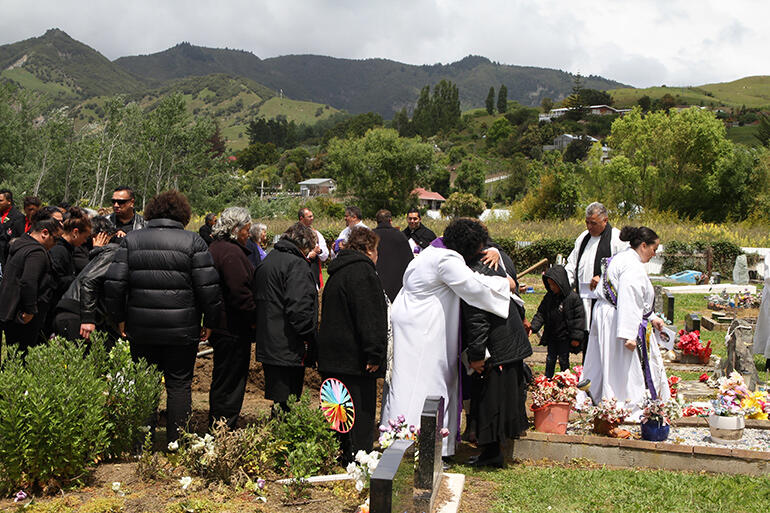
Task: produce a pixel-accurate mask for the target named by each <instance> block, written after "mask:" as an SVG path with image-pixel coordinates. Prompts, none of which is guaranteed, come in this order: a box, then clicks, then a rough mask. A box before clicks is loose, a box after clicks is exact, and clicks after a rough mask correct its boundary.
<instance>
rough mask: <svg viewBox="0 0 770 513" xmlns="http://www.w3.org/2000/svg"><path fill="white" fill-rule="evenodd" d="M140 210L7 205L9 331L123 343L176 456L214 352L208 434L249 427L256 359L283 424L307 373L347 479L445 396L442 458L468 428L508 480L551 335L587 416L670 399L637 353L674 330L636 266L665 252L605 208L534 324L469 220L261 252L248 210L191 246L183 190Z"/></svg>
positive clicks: (206, 228)
mask: <svg viewBox="0 0 770 513" xmlns="http://www.w3.org/2000/svg"><path fill="white" fill-rule="evenodd" d="M135 200H136V199H135V196H134V192H133V190H132V189H131V188H130V187H125V186H121V187H117V188H115V190H114V191H113V194H112V211H111V212H109V213H108V212H107V211H99V212H95V211H91V210H89V209H84V208H79V207H71V206H69V205H64V204H62V205H58V206H42V205H41V202H40V200H39V199H38V198H36V197H26V198H24V199H23V212H21V211H19V210H18V209H17V208H16V206H15V204H14V198H13V194H12V192H11V191H10V190H7V189H3V190H0V228H1V230H0V272H1V273H2V274H0V280H1V281H0V324H1V325H2V330H3V334H4V341H5V344H7V345H9V346H11V345H15V346H17V348H18V350H19V351H20V352H21V354H22V355H24V354H26V352H27V351H28V350H29V348H30V347H32V346H35V345H37V344H41V343H44V342H45V341H46V340H47V339H49V338H50V337H52V336H55V335H59V336H62V337H65V338H67V339H69V340H77V339H84V340H86V341H88V340H89V339H90V338H91V336H92V334H93V333H94V331H100V332H104V333H106V334H107V340H108V344H113V343H114V342H115V341H116V340H117V339H118V338H123V339H126V340H127V341H128V342H129V344H130V350H131V354H132V357H133V358H134V359H139V358H144V359H146V360H147V361H148V362H150V363H152V364H154V365H156V366H157V367H158V369H160V370H161V371H162V373H163V376H164V383H165V387H166V392H167V405H166V412H167V439H168V441H169V442H171V441H174V440H176V439H177V437H178V436H179V428H183V427H184V426H185V423H186V422H187V421H188V420H189V417H190V414H191V385H192V380H193V372H194V369H195V361H196V358H197V356H198V352H199V345H200V344H201V343H202V342H205V343H208V344H209V345H210V346H211V348H212V349H213V371H212V378H211V386H210V397H209V422H210V423H213V422H214V421H215V420H219V419H224V420H225V421H226V422H227V424H228V425H229V426H230V427H235V426H236V423H237V421H238V418H239V415H240V412H241V408H242V405H243V401H244V394H245V390H246V381H247V377H248V372H249V366H250V359H251V353H252V346H256V349H255V355H256V360H257V361H259V362H261V364H262V369H263V372H264V383H265V387H264V388H265V390H264V392H265V398H266V399H269V400H271V401H273V402H274V404H275V406H274V408H283V409H287V408H288V400H289V397H290V396H298V395H300V394H301V392H302V389H303V386H304V379H305V369H306V368H308V367H315V368H317V370H318V372H319V373H320V374H321V377H322V378H324V379H326V378H336V379H338V380H340V381H342V382H343V383H344V385H345V386H346V388H347V389H348V391H349V393H350V396H351V398H352V401H353V404H354V407H355V412H356V414H355V423H354V425H353V428H352V429H351V431H350V432H349V433H347V434H345V435H341V436H340V441H341V444H342V449H343V451H342V458H343V460H344V461H350V460H351V459H352V457H353V455H354V454H355V453H356V452H357V451H358V450H365V451H369V450H371V449H372V446H373V444H374V441H375V437H376V434H377V431H378V421H379V424H382V425H385V426H387V425H388V421H389V420H390V419H395V418H397V417H399V416H404V418H405V419H406V422H407V423H408V424H413V425H419V420H420V414H421V411H422V407H423V403H424V401H425V398H426V397H428V396H441V397H443V398H444V400H445V411H444V427H445V428H446V429H447V430H448V431H449V433H450V435H449V436H448V437H446V438H445V439H444V444H443V451H442V454H443V455H444V456H445V457H451V456H453V455H454V453H455V445H456V441H457V440H458V439H459V438H460V433H459V426H460V422H459V419H460V415H461V412H462V411H463V410H465V415H466V432H465V434H464V436H466V437H467V438H469V439H471V440H473V441H475V442H476V443H477V444H478V446H479V447H480V448H481V449H482V451H481V453H480V454H479V455H478V456H476V457H474V458H473V461H472V463H473V464H475V465H480V466H485V465H490V466H502V465H503V454H502V451H501V443H502V442H504V441H505V440H507V439H515V438H517V437H518V436H519V435H520V434H521V433H522V432H523V431H524V430H526V429H527V427H528V421H527V414H526V410H525V402H526V395H527V386H528V384H529V382H530V380H531V371H530V369H529V367H528V366H527V365H526V363H525V362H524V360H525V359H526V358H527V357H529V356H530V355H531V354H532V352H533V349H532V346H531V345H530V340H529V339H530V335H531V334H532V333H537V332H539V331H541V329H542V335H541V337H540V340H541V343H542V344H544V345H546V346H547V348H548V349H547V361H546V374H547V375H548V376H553V374H554V372H555V367H556V364H557V363H558V364H559V366H560V369H561V370H564V369H566V368H567V367H568V366H569V355H570V353H583V355H584V359H585V372H584V374H585V375H586V376H588V377H590V378H591V380H592V382H593V384H594V385H593V390H594V393H593V396H594V398H597V399H601V398H602V397H616V398H618V399H621V400H626V399H637V398H638V397H639V396H640V394H641V395H643V394H644V393H645V391H646V390H647V391H649V390H650V388H651V387H655V386H656V385H657V381H656V376H653V379H652V380H650V376H649V370H650V368H652V370H653V371H654V370H655V364H656V363H657V361H656V360H655V357H656V356H655V354H654V352H653V353H652V354H650V355H649V356H647V355H646V354H642V352H641V351H638V350H637V348H638V345H637V341H638V339H637V337H638V333H639V332H640V329H641V326H642V325H643V326H644V327H645V329H646V326H647V323H648V322H649V323H650V324H652V325H654V326H655V327H656V328H660V324H661V321H660V320H658V319H656V318H655V317H654V314H650V312H651V310H652V301H653V297H652V287H651V285H650V284H649V279H648V278H647V274H646V272H645V271H644V267H643V264H644V263H645V262H647V261H649V259H650V258H651V257H652V256H654V254H655V250H656V248H657V245H658V242H659V241H658V237H657V235H655V233H654V232H653V231H652V230H650V229H649V228H644V227H642V228H632V227H626V228H624V229H623V230H622V231H620V230H617V229H616V228H612V226H610V224H609V223H608V217H607V211H606V209H605V208H604V207H603V206H602V205H601V204H599V203H592V204H591V205H589V207H588V209H587V210H586V226H587V230H586V231H585V232H583V233H582V234H581V235H580V236H579V237H578V238H577V240H576V242H575V249H574V251H573V252H572V254H571V255H570V256H569V258H568V260H567V264H566V266H553V267H551V268H550V269H549V270H548V271H547V272H545V274H543V285H544V287H545V289H546V292H547V294H546V295H545V297H544V298H543V300H542V302H541V304H540V306H539V307H538V309H537V311H536V313H535V314H534V315H533V316H532V317H531V320H527V316H526V312H525V308H524V302H523V301H522V299H521V298H520V297H519V290H520V286H519V283H518V281H517V280H518V277H517V273H516V266H515V264H514V262H513V261H512V259H511V257H510V256H509V255H508V254H507V253H506V252H505V251H504V250H503V249H502V248H500V247H499V246H498V245H496V244H495V243H494V241H493V240H492V239H491V238H490V236H489V233H488V231H487V229H486V227H485V226H484V224H483V223H481V222H480V221H478V220H476V219H467V218H462V219H456V220H453V221H452V222H451V223H449V225H448V226H447V228H446V229H445V231H444V233H443V236H441V237H436V235H435V234H434V233H433V232H432V231H431V230H430V229H428V228H427V227H426V226H424V225H423V224H422V222H421V221H422V220H421V216H420V212H419V210H417V209H412V210H410V211H409V212H408V214H407V217H406V222H407V225H408V226H407V227H406V228H405V229H404V230H403V231H402V230H399V229H398V228H395V227H394V226H393V225H392V216H391V213H390V212H389V211H388V210H380V211H379V212H378V213H377V215H376V222H377V226H376V227H371V228H370V227H368V226H366V225H365V224H364V222H363V220H362V214H361V210H360V209H359V208H357V207H355V206H348V207H346V209H345V228H344V229H343V230H342V231H341V233H340V234H339V236H338V237H337V238H336V239H335V240H333V241H328V242H327V241H326V240H325V239H324V237H323V236H322V235H321V233H320V232H319V231H317V230H315V229H314V228H313V221H314V215H313V212H312V211H311V210H310V209H308V208H302V209H301V210H300V211H299V212H298V220H297V222H296V223H294V224H292V225H291V226H290V227H289V228H288V229H287V230H286V231H285V232H284V233H283V234H282V235H280V237H279V238H277V239H278V240H276V241H275V243H274V244H273V245H272V248H271V250H270V251H269V252H268V241H267V227H266V226H265V225H264V224H259V223H256V222H252V219H251V216H250V214H249V211H248V210H247V209H245V208H241V207H230V208H227V209H225V210H224V211H223V212H221V213H219V214H218V215H217V214H214V213H211V214H208V215H206V217H205V220H204V224H203V226H201V228H200V229H199V230H198V232H197V233H196V232H193V231H188V230H186V229H185V227H186V226H187V225H188V224H189V222H190V219H191V216H192V210H191V207H190V204H189V202H188V200H187V198H186V197H185V196H184V194H182V193H180V192H179V191H175V190H171V191H167V192H164V193H161V194H158V195H157V196H155V197H153V198H151V199H149V201H148V202H147V203H146V205H145V206H144V209H143V215H140V214H139V213H138V212H137V210H136V205H135ZM615 255H617V256H615ZM324 267H325V268H326V270H327V276H328V278H327V279H326V280H325V279H324V273H323V269H324ZM645 358H648V360H645ZM651 362H652V364H651ZM660 367H661V368H662V364H661V366H660ZM645 369H646V370H645ZM381 378H382V381H379V380H380V379H381ZM663 379H664V380H665V372H664V374H663ZM379 383H382V390H381V395H382V405H381V410H379V411H378V407H377V397H378V386H380V385H379ZM666 390H667V388H666ZM659 392H660V393H662V390H659Z"/></svg>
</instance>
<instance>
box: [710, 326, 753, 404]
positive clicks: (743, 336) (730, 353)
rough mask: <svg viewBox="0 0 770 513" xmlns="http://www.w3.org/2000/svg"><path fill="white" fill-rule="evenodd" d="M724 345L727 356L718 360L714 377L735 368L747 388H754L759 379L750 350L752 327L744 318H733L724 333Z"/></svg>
mask: <svg viewBox="0 0 770 513" xmlns="http://www.w3.org/2000/svg"><path fill="white" fill-rule="evenodd" d="M725 345H726V346H727V357H725V358H723V359H722V360H721V361H720V362H719V367H718V368H717V370H716V372H714V379H719V378H721V377H723V376H729V375H730V373H731V372H732V371H734V370H735V371H738V373H740V374H741V375H742V376H743V380H744V381H745V382H746V386H748V387H749V390H754V389H755V388H756V386H757V382H758V381H759V374H758V373H757V366H756V364H755V363H754V355H753V351H752V348H753V347H754V328H753V326H752V325H751V323H750V322H748V321H746V320H745V319H735V320H734V321H733V322H732V324H730V328H729V329H728V330H727V335H725Z"/></svg>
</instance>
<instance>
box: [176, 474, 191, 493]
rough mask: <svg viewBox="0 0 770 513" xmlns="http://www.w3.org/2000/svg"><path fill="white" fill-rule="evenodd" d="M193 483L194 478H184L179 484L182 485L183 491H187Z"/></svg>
mask: <svg viewBox="0 0 770 513" xmlns="http://www.w3.org/2000/svg"><path fill="white" fill-rule="evenodd" d="M191 483H192V478H191V477H190V476H184V477H183V478H181V479H180V480H179V484H180V485H182V490H185V491H187V488H188V487H189V486H190V484H191Z"/></svg>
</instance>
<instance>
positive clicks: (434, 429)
mask: <svg viewBox="0 0 770 513" xmlns="http://www.w3.org/2000/svg"><path fill="white" fill-rule="evenodd" d="M442 427H444V398H443V397H440V396H428V397H427V398H426V399H425V403H424V405H423V407H422V415H421V416H420V436H418V437H417V448H418V449H419V454H418V458H417V472H416V474H415V476H414V486H415V487H417V488H423V489H426V490H433V488H434V485H435V484H436V483H437V481H438V480H439V479H440V478H441V472H442V465H441V444H442V442H443V438H442V436H441V428H442Z"/></svg>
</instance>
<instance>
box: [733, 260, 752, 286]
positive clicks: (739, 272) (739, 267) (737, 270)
mask: <svg viewBox="0 0 770 513" xmlns="http://www.w3.org/2000/svg"><path fill="white" fill-rule="evenodd" d="M733 283H735V284H736V285H748V284H749V263H748V260H747V259H746V255H738V256H737V257H735V267H733Z"/></svg>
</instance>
